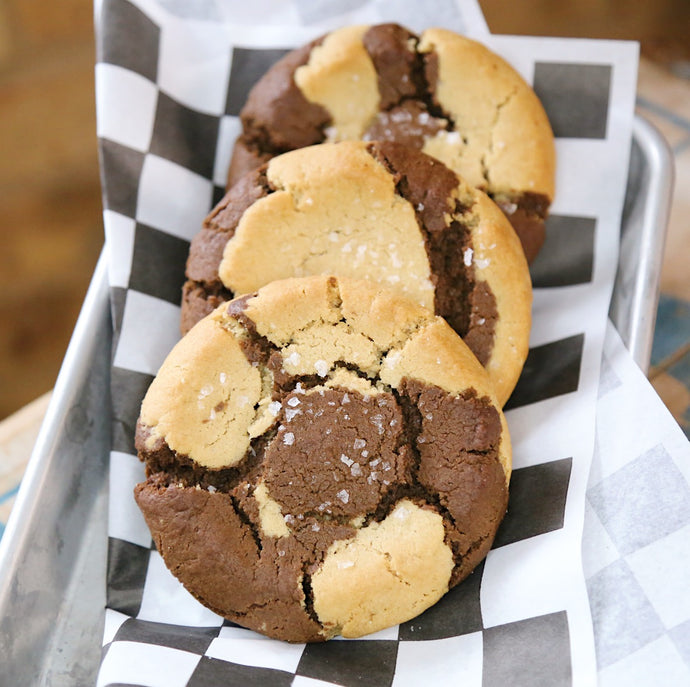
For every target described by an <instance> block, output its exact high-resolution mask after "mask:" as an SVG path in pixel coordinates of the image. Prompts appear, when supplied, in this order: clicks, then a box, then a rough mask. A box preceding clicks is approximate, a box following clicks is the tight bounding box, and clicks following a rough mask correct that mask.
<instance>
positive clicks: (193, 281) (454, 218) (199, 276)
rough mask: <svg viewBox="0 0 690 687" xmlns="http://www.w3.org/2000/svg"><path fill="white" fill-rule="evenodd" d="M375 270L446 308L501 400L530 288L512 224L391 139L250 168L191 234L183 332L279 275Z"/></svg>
mask: <svg viewBox="0 0 690 687" xmlns="http://www.w3.org/2000/svg"><path fill="white" fill-rule="evenodd" d="M321 273H328V274H340V275H343V276H346V277H351V278H356V279H369V280H372V281H376V282H379V283H382V284H384V285H387V286H390V287H392V288H395V289H396V290H399V291H400V292H401V293H403V294H404V295H405V296H408V297H410V298H411V299H413V300H414V301H415V302H417V303H419V304H420V305H423V306H425V307H427V308H429V309H432V310H433V311H434V312H435V313H436V314H438V315H441V316H442V317H444V318H445V319H446V320H447V321H448V322H449V323H450V325H451V326H452V327H453V329H455V331H457V332H458V333H459V334H460V335H461V336H462V337H463V339H464V340H465V342H466V343H467V345H468V346H469V347H470V348H471V350H472V351H473V352H474V353H475V355H476V356H477V358H478V359H479V361H480V362H481V363H482V364H483V365H484V366H485V367H486V369H487V371H488V372H489V375H490V377H491V378H492V380H493V382H494V385H495V388H496V393H497V396H498V398H499V401H500V402H501V404H503V403H505V401H506V400H507V399H508V397H509V396H510V393H511V392H512V390H513V388H514V386H515V384H516V383H517V380H518V377H519V376H520V372H521V370H522V366H523V364H524V362H525V359H526V356H527V352H528V347H529V333H530V325H531V303H532V290H531V282H530V276H529V269H528V266H527V262H526V260H525V257H524V255H523V253H522V250H521V248H520V243H519V241H518V240H517V237H516V236H515V232H514V231H513V230H512V229H511V226H510V224H509V223H508V221H507V220H506V218H505V217H504V216H503V214H502V213H501V212H500V211H499V210H498V208H497V207H496V205H495V204H494V203H492V202H491V201H490V200H489V198H488V197H487V196H486V195H485V194H484V193H482V192H481V191H479V190H477V189H476V188H474V187H472V186H471V185H469V184H467V183H465V181H464V180H462V179H461V178H460V177H459V176H458V175H457V174H455V173H454V172H452V171H451V170H450V169H448V168H447V167H446V166H445V165H444V164H443V163H441V162H439V161H438V160H436V159H434V158H432V157H430V156H428V155H426V154H424V153H421V152H419V151H416V150H413V149H410V148H408V147H406V146H403V145H401V144H399V143H393V142H369V143H367V142H364V141H343V142H340V143H336V144H333V145H315V146H309V147H305V148H301V149H299V150H294V151H291V152H289V153H285V154H283V155H279V156H277V157H275V158H273V159H272V160H271V161H270V162H269V163H267V165H265V166H263V167H262V168H260V169H259V170H256V171H254V172H250V173H248V175H246V176H245V177H244V178H243V179H242V180H241V181H240V182H239V183H238V184H236V185H235V186H234V187H233V188H232V189H231V190H230V191H229V192H228V193H227V194H226V196H225V198H224V199H223V200H222V201H221V202H220V203H219V204H218V205H217V206H216V208H215V209H214V210H213V211H212V212H211V214H210V215H209V216H208V217H207V218H206V221H205V222H204V226H203V228H202V230H201V232H199V234H197V236H195V237H194V239H193V240H192V243H191V247H190V252H189V258H188V260H187V266H186V276H187V281H186V283H185V286H184V290H183V301H182V318H181V319H182V322H181V328H182V331H183V332H185V331H188V330H189V328H190V327H191V326H193V324H194V323H195V322H197V321H198V320H199V319H200V318H201V317H203V316H204V315H206V314H208V313H209V312H210V311H211V310H213V309H214V308H215V307H217V306H218V305H219V304H220V303H221V302H222V301H223V300H228V299H230V298H232V297H233V296H238V295H242V294H245V293H251V292H253V291H255V290H257V289H258V288H260V287H261V286H263V285H264V284H266V283H268V282H270V281H273V280H275V279H283V278H287V277H293V276H305V275H310V274H321Z"/></svg>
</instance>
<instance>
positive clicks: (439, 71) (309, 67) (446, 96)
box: [228, 24, 555, 261]
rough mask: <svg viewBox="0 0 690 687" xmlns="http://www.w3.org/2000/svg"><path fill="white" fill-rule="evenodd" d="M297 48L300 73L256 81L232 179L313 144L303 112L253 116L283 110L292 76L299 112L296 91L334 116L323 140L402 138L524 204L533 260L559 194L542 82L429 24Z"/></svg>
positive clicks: (523, 233)
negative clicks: (535, 83) (417, 30)
mask: <svg viewBox="0 0 690 687" xmlns="http://www.w3.org/2000/svg"><path fill="white" fill-rule="evenodd" d="M297 53H299V55H298V56H297V55H296V56H295V57H294V58H292V62H291V63H292V64H293V65H294V68H293V69H292V71H290V70H289V69H288V68H287V66H286V64H285V62H283V61H281V62H280V63H278V64H277V65H276V66H275V67H273V68H272V69H270V70H269V71H268V72H267V73H266V75H265V76H264V77H263V78H262V79H260V80H259V82H257V84H256V85H255V86H254V88H253V89H252V92H251V95H250V98H249V101H248V103H247V108H246V109H247V113H248V114H247V116H243V133H242V134H241V136H240V137H239V139H238V142H237V145H236V148H235V151H234V153H233V158H232V162H231V174H230V177H231V178H229V182H228V186H229V187H230V186H231V185H232V183H234V182H235V181H236V180H237V179H239V178H240V176H241V172H242V171H243V170H244V171H247V170H249V169H252V168H253V167H255V166H257V165H259V164H260V163H261V162H263V161H266V160H267V159H269V158H270V157H272V156H274V155H276V154H279V153H281V152H283V151H286V150H290V149H295V148H298V147H301V146H302V145H308V144H304V143H299V142H298V141H299V140H300V139H299V137H293V136H292V134H291V132H290V128H291V126H292V114H291V115H290V116H289V117H285V119H283V118H281V117H279V116H276V117H273V119H271V121H270V124H267V123H266V122H268V120H269V117H268V116H265V117H264V118H263V120H262V121H263V122H264V123H263V124H262V126H261V127H255V125H254V117H253V115H252V116H250V114H251V113H254V112H255V111H257V110H260V111H262V112H267V113H268V112H271V111H272V110H276V111H280V110H281V108H282V107H283V103H282V101H283V96H282V95H281V93H282V92H283V91H284V90H286V86H285V84H289V88H287V91H286V92H289V94H290V95H289V97H287V96H286V97H285V100H286V101H287V105H286V107H288V106H289V107H288V109H290V111H291V113H292V112H293V106H294V110H296V109H298V106H297V105H296V104H297V103H298V100H296V99H295V95H294V90H295V89H296V90H297V91H299V92H300V93H301V94H302V97H303V98H304V100H305V101H306V102H308V103H309V106H310V108H311V107H315V106H316V107H320V108H322V110H321V114H322V115H323V116H324V122H326V119H327V120H328V121H327V124H325V123H323V124H321V125H320V126H321V129H320V132H321V134H322V135H321V136H320V137H319V136H316V135H315V136H313V137H312V139H311V142H312V143H315V142H321V141H323V140H327V141H330V142H334V141H340V140H345V139H352V138H362V139H364V140H392V141H398V142H400V143H403V144H405V145H409V146H412V147H415V148H417V149H419V150H423V151H424V152H427V153H429V154H431V155H434V156H436V157H438V158H439V159H440V160H442V161H443V162H444V163H446V164H447V165H448V166H449V167H451V168H452V169H453V170H454V171H456V172H458V173H459V174H461V175H462V176H464V177H465V178H466V179H467V180H468V181H469V182H470V183H471V184H473V185H475V186H477V187H478V188H481V189H482V190H484V191H485V192H487V193H488V195H489V196H490V197H492V198H495V199H497V200H498V199H500V198H503V199H505V198H508V199H509V201H508V205H506V204H505V203H503V202H501V203H499V204H500V205H501V206H502V207H503V208H506V209H509V208H510V206H511V205H512V204H515V205H516V206H517V207H519V208H521V210H520V211H519V212H517V213H515V212H506V216H507V217H508V218H509V220H510V221H511V223H512V224H513V226H514V228H515V230H516V231H517V233H518V235H519V237H520V240H521V242H522V244H523V246H524V249H525V254H526V256H527V258H528V260H529V261H531V260H532V259H533V258H534V257H535V256H536V254H537V253H538V251H539V248H540V247H541V245H542V243H543V240H544V231H545V229H544V220H545V219H546V216H547V214H548V207H549V205H550V202H551V199H552V198H553V193H554V189H553V187H554V177H555V173H554V168H555V163H554V156H555V153H554V145H553V134H552V132H551V129H550V126H549V122H548V119H547V118H546V115H545V113H544V110H543V107H542V106H541V104H540V102H539V100H538V98H537V97H536V95H535V94H534V92H533V91H532V89H531V87H530V86H529V85H528V84H527V83H526V82H525V81H524V80H523V79H522V78H521V77H520V76H519V75H518V74H517V72H516V71H515V70H514V69H513V68H512V67H511V66H509V65H508V64H507V63H506V62H505V61H504V60H502V59H501V58H500V57H498V55H496V54H495V53H493V52H491V51H490V50H488V49H486V48H485V47H484V46H482V45H480V44H479V43H476V42H474V41H471V40H469V39H467V38H465V37H462V36H459V35H457V34H454V33H452V32H449V31H445V30H442V29H429V30H427V31H425V32H424V33H423V34H421V35H420V36H417V35H415V34H414V33H412V32H411V31H409V30H407V29H405V28H404V27H402V26H399V25H397V24H380V25H374V26H370V27H344V28H342V29H338V30H336V31H333V32H331V33H330V34H327V35H326V36H325V37H323V38H322V39H320V40H319V42H318V44H314V45H313V46H312V48H310V49H309V50H308V51H307V52H305V48H301V49H300V50H299V51H297ZM348 80H349V81H353V80H354V81H355V82H356V83H357V84H358V87H359V90H348V91H347V93H343V95H342V97H339V95H338V92H337V91H338V87H340V88H341V90H344V88H345V84H348V85H349V81H348ZM334 84H336V85H334ZM243 112H244V111H243ZM305 112H306V111H305ZM310 112H311V111H310ZM305 116H306V117H307V119H308V120H310V119H311V116H312V115H311V114H305ZM249 138H251V139H252V146H253V150H254V151H255V153H254V154H252V155H249V154H248V153H247V149H248V148H247V141H248V139H249ZM535 196H536V197H539V199H540V201H539V202H538V203H536V204H534V203H532V199H533V197H535ZM528 208H530V209H528Z"/></svg>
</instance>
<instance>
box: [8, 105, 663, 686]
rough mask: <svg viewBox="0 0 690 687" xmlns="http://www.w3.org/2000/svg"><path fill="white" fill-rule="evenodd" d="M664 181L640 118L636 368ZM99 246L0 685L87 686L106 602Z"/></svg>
mask: <svg viewBox="0 0 690 687" xmlns="http://www.w3.org/2000/svg"><path fill="white" fill-rule="evenodd" d="M672 185H673V164H672V156H671V152H670V150H669V148H668V145H667V144H666V142H665V140H664V139H663V137H662V136H661V135H660V134H659V133H658V132H657V131H656V129H654V127H653V126H652V125H651V124H649V123H648V122H646V121H645V120H644V119H642V118H640V117H636V118H635V120H634V130H633V147H632V153H631V161H630V171H629V175H628V187H627V195H626V202H625V208H624V213H623V222H622V233H621V252H620V260H619V268H618V273H617V276H616V281H615V286H614V291H613V298H612V302H611V310H610V315H611V318H612V320H613V322H614V324H615V325H616V327H617V328H618V330H619V332H620V333H621V336H622V338H623V340H624V341H625V342H626V344H627V346H628V348H629V350H630V351H631V353H632V356H633V358H634V359H635V361H636V362H637V363H638V364H639V365H640V367H641V368H642V369H643V370H647V367H648V365H649V358H650V352H651V342H652V337H653V334H654V318H655V314H656V308H657V303H658V290H659V276H660V270H661V259H662V255H663V249H664V241H665V236H666V227H667V222H668V213H669V208H670V200H671V191H672ZM106 260H107V258H106V251H105V250H104V251H103V254H102V255H101V258H100V260H99V263H98V266H97V268H96V270H95V273H94V276H93V279H92V282H91V286H90V288H89V290H88V293H87V295H86V299H85V301H84V305H83V308H82V311H81V314H80V316H79V319H78V321H77V324H76V327H75V330H74V334H73V336H72V340H71V342H70V345H69V348H68V350H67V354H66V356H65V360H64V363H63V365H62V369H61V371H60V374H59V376H58V379H57V382H56V384H55V388H54V391H53V396H52V400H51V403H50V405H49V407H48V411H47V413H46V417H45V420H44V423H43V425H42V428H41V431H40V433H39V436H38V440H37V442H36V445H35V448H34V451H33V454H32V456H31V459H30V461H29V465H28V468H27V471H26V474H25V476H24V480H23V481H22V485H21V488H20V490H19V494H18V495H17V499H16V502H15V506H14V508H13V510H12V514H11V517H10V520H9V522H8V525H7V529H6V530H5V534H4V536H3V538H2V541H0V666H2V669H1V670H0V687H4V685H8V686H9V685H11V686H12V687H21V686H23V685H27V686H31V687H38V686H43V685H46V686H50V687H73V686H74V685H80V686H81V685H90V684H95V680H96V674H97V671H98V667H99V664H100V655H101V638H102V634H103V618H104V608H105V576H106V553H107V514H108V507H107V491H108V473H107V465H108V455H109V450H110V434H109V422H110V388H109V369H110V360H111V343H112V327H111V321H110V307H109V299H108V293H109V289H108V279H107V264H106Z"/></svg>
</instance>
